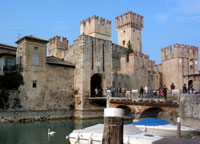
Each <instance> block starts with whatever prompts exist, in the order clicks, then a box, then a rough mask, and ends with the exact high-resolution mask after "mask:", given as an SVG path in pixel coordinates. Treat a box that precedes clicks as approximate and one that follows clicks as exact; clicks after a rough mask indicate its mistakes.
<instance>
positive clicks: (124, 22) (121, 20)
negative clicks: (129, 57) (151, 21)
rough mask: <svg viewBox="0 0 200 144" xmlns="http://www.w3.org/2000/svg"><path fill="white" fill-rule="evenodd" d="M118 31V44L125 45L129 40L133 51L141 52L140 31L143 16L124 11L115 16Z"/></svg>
mask: <svg viewBox="0 0 200 144" xmlns="http://www.w3.org/2000/svg"><path fill="white" fill-rule="evenodd" d="M115 23H116V29H117V31H118V44H119V45H121V46H124V47H127V43H128V41H129V40H130V42H131V45H132V49H133V50H134V51H138V52H142V39H141V31H142V28H143V16H140V15H138V14H136V13H133V12H130V11H129V12H128V13H125V14H124V15H123V16H122V15H120V16H119V17H116V18H115Z"/></svg>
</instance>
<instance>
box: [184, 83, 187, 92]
mask: <svg viewBox="0 0 200 144" xmlns="http://www.w3.org/2000/svg"><path fill="white" fill-rule="evenodd" d="M183 93H184V94H186V93H187V86H186V84H184V85H183Z"/></svg>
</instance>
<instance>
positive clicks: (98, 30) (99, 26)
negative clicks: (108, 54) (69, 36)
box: [80, 15, 111, 40]
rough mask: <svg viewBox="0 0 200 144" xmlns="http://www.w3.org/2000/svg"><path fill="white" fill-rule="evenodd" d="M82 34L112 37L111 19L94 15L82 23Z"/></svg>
mask: <svg viewBox="0 0 200 144" xmlns="http://www.w3.org/2000/svg"><path fill="white" fill-rule="evenodd" d="M80 34H85V35H89V36H93V37H97V38H101V39H105V40H110V38H111V21H110V20H106V19H104V18H100V22H99V17H98V16H95V15H94V16H92V17H90V18H88V19H86V20H83V21H81V23H80Z"/></svg>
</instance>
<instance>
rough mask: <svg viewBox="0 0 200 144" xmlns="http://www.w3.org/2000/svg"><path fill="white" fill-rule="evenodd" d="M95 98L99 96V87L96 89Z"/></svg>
mask: <svg viewBox="0 0 200 144" xmlns="http://www.w3.org/2000/svg"><path fill="white" fill-rule="evenodd" d="M95 96H96V97H97V96H98V88H97V87H96V88H95Z"/></svg>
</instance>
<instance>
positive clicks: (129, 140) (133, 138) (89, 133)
mask: <svg viewBox="0 0 200 144" xmlns="http://www.w3.org/2000/svg"><path fill="white" fill-rule="evenodd" d="M103 129H104V124H97V125H94V126H91V127H88V128H84V129H79V130H74V131H73V132H72V133H70V135H69V136H67V138H69V141H70V143H71V144H101V143H102V138H103ZM123 132H124V137H123V143H124V144H152V142H154V141H157V140H160V139H162V138H163V137H161V136H155V135H152V134H147V133H144V132H142V131H141V130H139V129H138V128H136V127H135V126H134V125H124V131H123Z"/></svg>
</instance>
